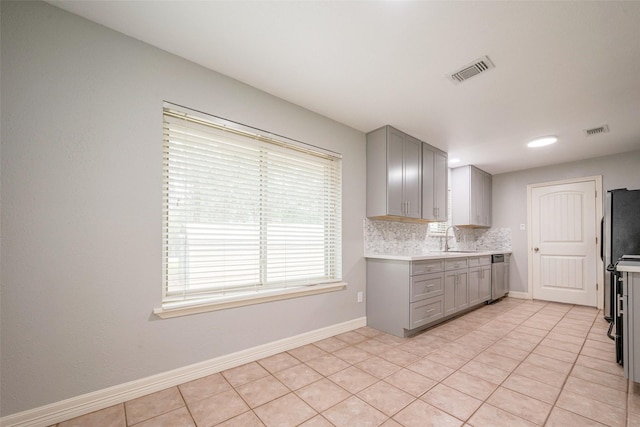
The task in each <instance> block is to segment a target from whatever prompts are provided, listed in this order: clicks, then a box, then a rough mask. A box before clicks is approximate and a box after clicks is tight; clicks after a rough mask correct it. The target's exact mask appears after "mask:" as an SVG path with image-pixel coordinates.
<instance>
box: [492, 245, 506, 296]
mask: <svg viewBox="0 0 640 427" xmlns="http://www.w3.org/2000/svg"><path fill="white" fill-rule="evenodd" d="M507 292H509V255H505V254H495V255H492V256H491V301H495V300H497V299H500V298H502V297H503V296H505V295H506V294H507Z"/></svg>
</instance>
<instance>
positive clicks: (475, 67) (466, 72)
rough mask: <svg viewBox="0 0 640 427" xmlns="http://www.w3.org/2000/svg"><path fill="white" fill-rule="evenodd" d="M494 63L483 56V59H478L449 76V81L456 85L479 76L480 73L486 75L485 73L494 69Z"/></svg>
mask: <svg viewBox="0 0 640 427" xmlns="http://www.w3.org/2000/svg"><path fill="white" fill-rule="evenodd" d="M494 67H495V65H493V62H491V60H490V59H489V57H488V56H483V57H482V58H478V59H476V60H475V61H473V62H472V63H471V64H468V65H465V66H464V67H463V68H461V69H459V70H458V71H455V72H453V73H451V74H449V75H448V77H449V79H450V80H451V81H452V82H453V83H455V84H458V83H462V82H463V81H465V80H467V79H470V78H471V77H473V76H477V75H478V74H480V73H484V72H485V71H489V70H490V69H491V68H494Z"/></svg>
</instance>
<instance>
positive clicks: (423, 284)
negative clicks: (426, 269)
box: [410, 273, 444, 302]
mask: <svg viewBox="0 0 640 427" xmlns="http://www.w3.org/2000/svg"><path fill="white" fill-rule="evenodd" d="M443 293H444V273H435V274H424V275H422V276H413V277H412V278H411V295H410V297H411V302H416V301H420V300H423V299H425V298H430V297H435V296H438V295H442V294H443Z"/></svg>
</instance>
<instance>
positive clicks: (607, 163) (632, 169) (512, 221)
mask: <svg viewBox="0 0 640 427" xmlns="http://www.w3.org/2000/svg"><path fill="white" fill-rule="evenodd" d="M594 143H595V142H594ZM638 146H639V147H640V141H638ZM596 175H602V186H603V190H604V191H607V190H611V189H614V188H624V187H627V188H629V189H635V188H640V151H634V152H632V153H624V154H617V155H613V156H606V157H599V158H595V159H589V160H583V161H579V162H572V163H564V164H560V165H555V166H548V167H543V168H536V169H528V170H524V171H518V172H511V173H504V174H499V175H494V176H493V224H492V225H493V227H509V228H511V230H512V249H513V255H512V257H511V265H510V267H511V269H510V273H511V277H510V279H511V283H510V289H511V290H512V291H519V292H527V291H528V277H527V274H528V273H527V269H528V262H527V257H528V244H527V231H526V230H524V231H522V230H520V224H527V185H529V184H536V183H542V182H551V181H559V180H563V179H570V178H579V177H587V176H596Z"/></svg>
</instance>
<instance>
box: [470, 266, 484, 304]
mask: <svg viewBox="0 0 640 427" xmlns="http://www.w3.org/2000/svg"><path fill="white" fill-rule="evenodd" d="M481 270H482V269H481V268H480V267H474V268H470V269H469V305H470V306H472V305H476V304H477V303H479V302H480V282H481V281H482V271H481Z"/></svg>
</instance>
